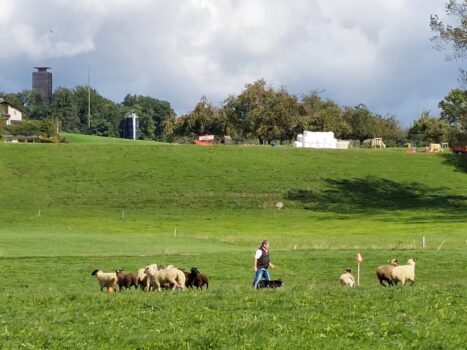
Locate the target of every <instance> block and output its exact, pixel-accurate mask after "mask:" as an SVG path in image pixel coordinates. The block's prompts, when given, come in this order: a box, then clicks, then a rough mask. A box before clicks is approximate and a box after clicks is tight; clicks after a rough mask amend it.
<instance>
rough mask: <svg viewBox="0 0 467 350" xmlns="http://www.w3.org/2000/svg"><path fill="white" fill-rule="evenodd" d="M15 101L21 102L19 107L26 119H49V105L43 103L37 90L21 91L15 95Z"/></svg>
mask: <svg viewBox="0 0 467 350" xmlns="http://www.w3.org/2000/svg"><path fill="white" fill-rule="evenodd" d="M16 99H17V101H21V107H22V108H23V110H24V114H25V115H26V117H27V118H29V119H35V120H43V119H47V118H48V117H50V109H49V105H48V104H47V103H45V102H44V100H43V99H42V94H41V92H40V91H39V90H23V91H21V92H20V93H17V94H16Z"/></svg>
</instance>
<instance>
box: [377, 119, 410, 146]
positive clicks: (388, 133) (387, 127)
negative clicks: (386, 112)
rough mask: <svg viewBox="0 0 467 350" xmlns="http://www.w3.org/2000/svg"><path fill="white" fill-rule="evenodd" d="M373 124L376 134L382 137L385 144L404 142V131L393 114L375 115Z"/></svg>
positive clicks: (395, 144) (400, 143) (394, 144)
mask: <svg viewBox="0 0 467 350" xmlns="http://www.w3.org/2000/svg"><path fill="white" fill-rule="evenodd" d="M375 124H376V125H375V132H376V135H378V137H382V138H383V140H384V143H385V144H386V146H390V147H394V146H397V145H403V144H404V143H405V142H406V132H405V131H404V130H402V128H401V126H400V123H399V122H398V121H397V120H396V118H395V117H394V116H389V117H381V116H376V117H375Z"/></svg>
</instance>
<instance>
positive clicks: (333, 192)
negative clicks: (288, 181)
mask: <svg viewBox="0 0 467 350" xmlns="http://www.w3.org/2000/svg"><path fill="white" fill-rule="evenodd" d="M324 181H325V182H326V183H327V187H326V189H324V190H323V191H322V192H315V191H311V190H304V189H296V190H291V191H289V192H288V193H287V194H286V196H285V199H287V200H291V201H296V202H299V203H301V204H302V205H303V207H304V208H305V209H310V210H314V211H333V212H336V213H346V214H361V213H373V214H376V213H380V212H383V211H391V210H394V211H396V210H417V211H420V210H423V209H427V210H429V213H427V218H428V217H431V216H433V214H436V213H439V214H443V215H445V214H449V215H448V216H449V218H450V219H453V218H455V217H459V218H462V217H464V218H465V216H466V214H465V210H466V209H467V196H460V195H452V194H446V193H444V192H443V191H444V189H443V188H432V187H428V186H426V185H424V184H421V183H418V182H412V183H407V184H403V183H397V182H394V181H391V180H387V179H381V178H375V177H366V178H362V179H351V180H347V179H341V180H336V179H325V180H324ZM436 216H437V215H436ZM440 216H441V215H440ZM463 220H465V219H463Z"/></svg>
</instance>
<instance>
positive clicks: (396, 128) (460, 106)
mask: <svg viewBox="0 0 467 350" xmlns="http://www.w3.org/2000/svg"><path fill="white" fill-rule="evenodd" d="M88 94H89V95H88ZM0 96H1V97H2V98H3V99H4V100H5V101H7V102H9V103H11V104H12V105H14V106H17V107H19V108H20V109H21V110H22V111H23V112H24V114H25V116H26V121H25V122H24V123H22V124H21V125H14V126H12V127H10V131H11V132H12V133H16V134H31V133H32V134H34V133H38V132H40V133H45V134H47V135H48V136H50V135H53V134H54V133H55V132H57V131H64V132H70V133H81V134H88V135H98V136H108V137H121V136H122V135H123V125H124V118H125V115H126V114H127V113H128V112H130V111H132V112H134V113H136V114H137V115H138V117H139V121H140V138H141V139H149V140H157V141H167V142H192V140H193V139H194V138H195V137H197V136H200V135H204V134H213V135H215V136H216V138H217V139H220V140H222V139H223V138H224V137H225V136H229V137H230V138H231V139H232V140H233V141H234V142H238V143H242V142H254V143H258V144H270V143H272V142H280V143H284V142H285V143H291V142H292V141H293V140H295V139H296V137H297V135H298V134H300V133H302V132H303V131H304V130H310V131H333V132H334V134H335V136H336V138H338V139H352V140H358V141H359V142H363V141H364V140H365V139H369V138H373V137H382V138H383V139H384V141H385V143H386V144H387V145H389V146H395V145H401V144H403V143H405V142H407V141H412V142H415V143H417V144H424V143H429V142H445V141H448V140H452V139H453V138H454V137H455V135H457V134H459V133H462V132H465V130H466V129H467V118H466V114H467V113H466V110H467V106H466V104H467V92H466V91H465V90H462V89H454V90H452V91H450V92H449V94H448V96H446V97H445V98H444V99H443V100H442V101H441V102H440V104H439V106H440V108H441V109H442V112H441V116H440V117H435V116H431V115H430V113H429V112H426V111H425V112H422V113H421V115H420V117H419V119H418V120H416V121H415V122H414V123H413V125H412V126H411V127H410V128H409V129H408V130H406V129H403V128H402V127H401V126H400V124H399V122H398V121H397V119H396V118H395V117H394V116H381V115H378V114H376V113H374V112H371V111H370V110H369V109H368V108H367V107H366V106H365V105H363V104H358V105H356V106H344V107H341V106H339V105H338V104H337V103H336V102H334V101H332V100H330V99H323V98H322V97H321V96H320V95H319V92H318V91H311V92H310V93H308V94H305V95H303V96H302V97H301V98H298V97H297V96H295V95H292V94H290V93H289V92H288V91H287V90H286V89H285V88H280V89H274V88H272V87H270V86H267V84H266V82H265V81H264V80H257V81H255V82H253V83H251V84H247V85H245V88H244V89H243V91H242V92H241V93H240V94H239V95H231V96H229V97H228V98H227V99H225V101H224V102H223V103H222V105H221V106H219V107H216V106H214V105H212V104H211V103H210V102H209V101H208V100H207V99H206V97H202V98H201V99H200V101H199V102H198V103H197V104H196V106H195V107H194V109H193V110H192V111H191V112H189V113H187V114H184V115H180V116H176V114H175V112H174V110H173V108H172V106H171V105H170V102H168V101H164V100H159V99H156V98H153V97H150V96H140V95H129V94H128V95H127V96H125V98H124V100H123V102H121V103H115V102H113V101H111V100H109V99H106V98H104V97H103V96H101V95H100V94H99V93H98V92H97V91H96V90H94V89H89V90H88V88H87V87H85V86H78V87H76V88H74V89H68V88H64V87H60V88H58V89H56V90H55V91H54V93H53V97H52V101H51V102H50V103H46V102H45V101H43V100H42V95H41V94H40V92H39V91H35V90H24V91H21V92H19V93H10V94H5V93H0ZM88 98H89V101H88ZM88 102H90V106H91V108H90V113H89V110H88ZM3 128H4V126H3ZM7 131H8V130H7Z"/></svg>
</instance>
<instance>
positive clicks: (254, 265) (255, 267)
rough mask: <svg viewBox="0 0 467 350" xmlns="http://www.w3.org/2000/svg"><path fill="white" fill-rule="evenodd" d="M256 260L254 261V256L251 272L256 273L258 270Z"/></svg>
mask: <svg viewBox="0 0 467 350" xmlns="http://www.w3.org/2000/svg"><path fill="white" fill-rule="evenodd" d="M257 264H258V260H257V259H256V256H254V257H253V271H255V272H256V271H257V270H258V265H257Z"/></svg>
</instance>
